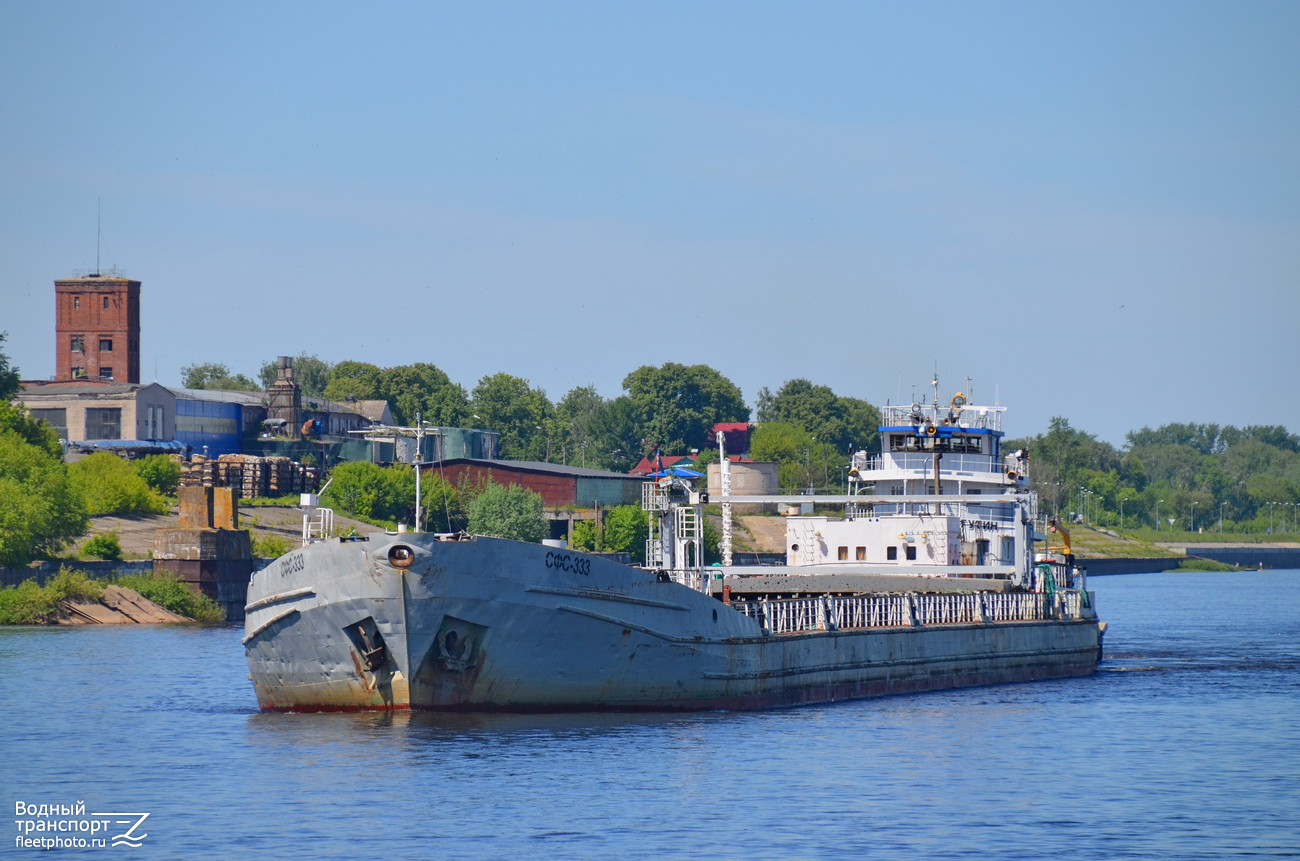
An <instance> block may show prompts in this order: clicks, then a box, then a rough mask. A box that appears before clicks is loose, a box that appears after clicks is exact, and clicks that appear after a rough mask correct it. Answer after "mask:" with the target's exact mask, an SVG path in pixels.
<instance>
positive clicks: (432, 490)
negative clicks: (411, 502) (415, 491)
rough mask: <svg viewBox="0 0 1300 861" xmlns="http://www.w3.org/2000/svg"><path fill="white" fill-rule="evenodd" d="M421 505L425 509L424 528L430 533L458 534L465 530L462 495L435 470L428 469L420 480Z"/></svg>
mask: <svg viewBox="0 0 1300 861" xmlns="http://www.w3.org/2000/svg"><path fill="white" fill-rule="evenodd" d="M420 505H421V506H422V507H423V509H424V512H423V518H422V519H423V520H424V528H425V529H426V530H428V531H429V532H456V531H457V530H460V529H464V528H465V512H464V510H463V508H462V507H461V500H460V494H458V493H457V492H456V488H455V487H453V486H452V484H451V482H449V481H447V480H446V479H444V478H443V477H442V476H440V475H438V474H437V472H436V471H435V470H432V469H426V470H425V471H424V475H423V476H421V478H420Z"/></svg>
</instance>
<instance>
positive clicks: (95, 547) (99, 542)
mask: <svg viewBox="0 0 1300 861" xmlns="http://www.w3.org/2000/svg"><path fill="white" fill-rule="evenodd" d="M81 552H82V553H83V554H85V555H86V556H98V557H99V558H100V559H112V560H117V559H121V558H122V543H121V542H120V541H118V539H117V533H116V532H101V533H99V534H98V535H95V536H93V537H91V539H90V540H89V541H87V542H86V543H85V544H84V545H82V547H81Z"/></svg>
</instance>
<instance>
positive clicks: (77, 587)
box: [0, 567, 104, 625]
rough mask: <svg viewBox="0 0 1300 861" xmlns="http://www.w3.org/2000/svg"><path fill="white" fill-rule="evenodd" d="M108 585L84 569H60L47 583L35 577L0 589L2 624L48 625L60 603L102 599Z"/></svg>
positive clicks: (0, 623)
mask: <svg viewBox="0 0 1300 861" xmlns="http://www.w3.org/2000/svg"><path fill="white" fill-rule="evenodd" d="M103 594H104V586H103V584H101V583H97V582H96V581H94V580H91V579H90V578H89V577H87V576H86V575H85V574H84V573H82V572H81V571H73V570H71V569H69V568H66V567H64V568H60V569H59V573H58V574H55V575H54V577H52V578H51V579H50V581H49V582H48V583H46V584H45V585H44V586H40V585H37V583H36V581H35V580H34V579H32V580H24V581H23V582H22V583H19V584H18V585H17V586H6V587H5V588H3V589H0V625H47V624H49V623H50V622H51V621H53V619H54V617H55V615H56V614H57V612H58V608H59V602H61V601H63V600H65V599H72V600H74V601H98V600H99V599H100V597H101V596H102V595H103Z"/></svg>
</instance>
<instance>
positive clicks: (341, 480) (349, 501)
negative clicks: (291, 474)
mask: <svg viewBox="0 0 1300 861" xmlns="http://www.w3.org/2000/svg"><path fill="white" fill-rule="evenodd" d="M321 502H322V503H323V504H325V505H328V506H330V507H331V508H335V509H338V510H339V511H342V512H343V513H344V514H347V515H350V516H352V517H357V518H361V519H364V520H375V521H382V522H385V523H388V524H390V525H391V524H395V523H397V522H404V523H413V522H414V518H415V470H414V469H412V468H411V467H409V466H404V465H399V466H379V465H377V464H373V463H366V462H364V461H358V462H353V463H341V464H339V465H338V466H336V467H334V469H333V470H332V471H331V472H330V483H329V487H327V488H326V490H325V492H324V493H323V494H321Z"/></svg>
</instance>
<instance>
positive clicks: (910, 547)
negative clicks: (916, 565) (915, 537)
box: [907, 544, 916, 559]
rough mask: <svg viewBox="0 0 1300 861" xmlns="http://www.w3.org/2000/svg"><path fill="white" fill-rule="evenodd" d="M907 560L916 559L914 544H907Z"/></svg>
mask: <svg viewBox="0 0 1300 861" xmlns="http://www.w3.org/2000/svg"><path fill="white" fill-rule="evenodd" d="M907 558H908V559H915V558H916V545H915V544H909V545H907Z"/></svg>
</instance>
